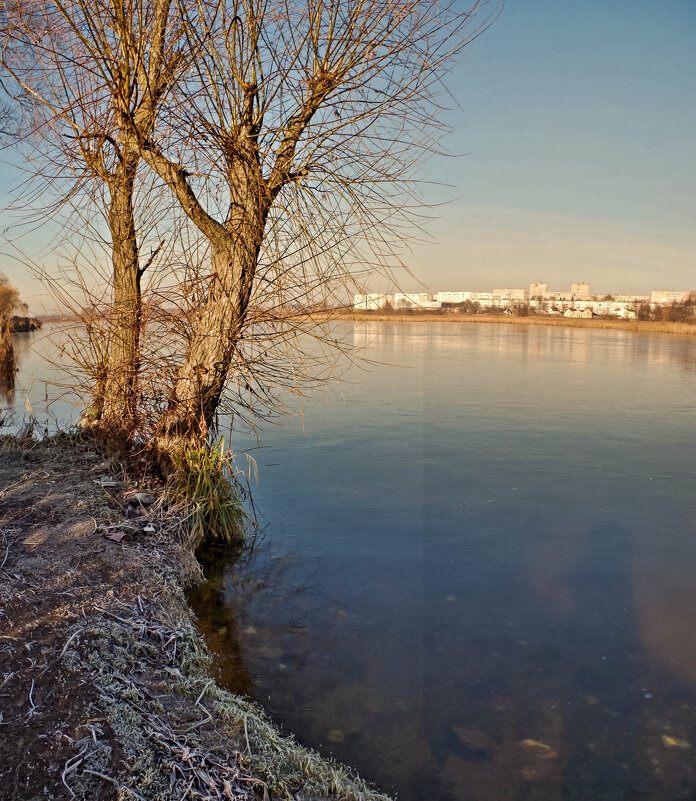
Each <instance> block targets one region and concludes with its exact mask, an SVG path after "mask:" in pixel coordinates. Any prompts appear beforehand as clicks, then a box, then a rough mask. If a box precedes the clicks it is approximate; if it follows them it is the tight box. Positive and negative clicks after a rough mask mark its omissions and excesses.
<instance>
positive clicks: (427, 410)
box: [192, 324, 696, 801]
mask: <svg viewBox="0 0 696 801" xmlns="http://www.w3.org/2000/svg"><path fill="white" fill-rule="evenodd" d="M354 338H355V342H356V343H357V344H365V345H368V347H369V356H370V357H371V358H374V359H376V360H378V361H380V362H383V363H387V364H388V365H391V366H386V365H384V366H379V367H375V368H373V369H371V371H369V372H365V371H362V370H359V369H355V370H353V371H352V372H351V373H350V375H349V382H348V383H344V384H343V385H342V386H341V387H340V390H341V394H342V396H343V397H342V398H340V397H337V396H335V397H333V399H332V400H331V401H330V402H327V401H326V399H324V400H323V401H321V402H319V401H317V402H309V403H304V404H303V415H302V418H295V419H294V420H291V421H286V422H284V423H283V424H282V426H280V427H278V428H271V429H269V430H267V431H265V432H264V434H263V440H264V444H265V446H266V447H265V448H264V449H263V450H260V451H257V452H255V454H254V455H255V458H256V459H257V461H258V464H259V470H260V483H259V485H258V487H257V489H256V492H255V495H256V502H257V503H258V505H259V506H260V509H261V511H262V513H263V515H264V517H265V519H266V520H267V521H268V523H269V525H268V529H267V532H266V536H265V539H263V541H262V542H261V543H260V544H259V545H258V547H257V548H256V549H255V551H254V552H253V554H252V555H250V556H249V555H246V556H244V557H243V558H241V559H239V560H237V561H235V558H234V556H233V555H231V554H228V555H227V556H226V557H224V558H223V557H221V555H220V554H219V553H215V552H209V553H208V554H207V562H208V575H209V577H210V581H209V584H208V585H206V586H204V587H203V588H201V590H200V591H199V592H198V593H197V594H196V596H195V597H194V598H193V599H192V600H193V603H194V607H195V609H196V612H197V613H198V615H199V617H200V618H201V620H202V623H203V626H204V628H205V630H206V634H207V636H208V639H209V642H210V644H211V646H212V647H213V648H214V650H215V651H216V653H217V654H218V662H219V668H220V671H221V674H222V676H223V678H224V680H225V681H226V683H227V684H228V685H229V686H230V687H233V688H235V689H237V690H239V691H242V692H246V693H249V694H250V695H252V696H253V697H254V698H257V699H258V700H260V701H261V702H262V703H263V704H264V705H265V706H266V708H267V709H268V710H269V711H270V712H271V714H272V715H273V716H274V717H275V719H276V720H277V721H279V722H280V723H281V724H282V725H283V726H285V727H286V728H288V729H290V730H292V731H294V732H295V733H296V734H297V735H298V737H299V738H300V740H302V741H303V742H305V743H307V744H309V745H312V746H314V747H316V748H319V749H320V750H321V751H322V752H324V753H333V754H335V755H336V756H337V757H338V758H340V759H342V760H345V761H347V762H349V763H351V764H353V765H355V766H356V767H357V768H358V769H359V770H360V772H361V774H362V775H363V776H364V777H366V778H368V779H369V780H371V781H374V782H376V783H377V785H378V786H379V787H380V788H381V789H384V790H386V791H389V792H396V793H398V795H399V798H401V799H404V800H405V801H426V799H428V800H429V801H432V799H442V801H445V800H446V799H452V800H454V799H456V800H457V801H459V800H460V799H461V801H464V799H467V801H478V800H479V799H480V800H481V801H493V800H494V799H505V801H511V800H512V799H539V800H541V799H543V800H544V801H552V799H588V800H589V799H592V801H596V800H597V799H612V801H617V800H618V799H638V798H640V799H642V798H646V799H647V798H649V799H665V801H674V800H675V799H680V798H693V797H694V794H695V793H696V758H695V757H696V718H695V715H694V710H695V709H696V629H695V627H694V621H695V620H696V494H695V493H694V489H695V488H696V467H695V466H696V461H695V458H694V446H695V444H696V438H695V437H694V421H695V418H694V399H695V397H696V394H695V390H696V343H694V341H693V340H687V339H676V338H669V337H648V336H641V335H635V334H631V333H628V332H622V331H593V330H586V329H560V328H531V327H530V328H525V327H519V328H518V327H513V326H495V325H480V326H476V325H465V326H453V325H440V326H438V325H436V324H435V325H432V324H429V325H418V324H405V325H401V326H389V327H388V326H385V325H379V324H372V325H371V324H356V325H355V328H354ZM238 442H239V441H238ZM687 745H688V747H687Z"/></svg>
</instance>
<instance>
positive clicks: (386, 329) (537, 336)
mask: <svg viewBox="0 0 696 801" xmlns="http://www.w3.org/2000/svg"><path fill="white" fill-rule="evenodd" d="M675 342H681V343H683V345H684V346H683V347H675V346H674V345H675ZM693 342H694V338H693V337H690V336H687V335H671V336H664V335H662V336H661V335H654V334H653V335H650V334H647V333H641V332H633V331H622V330H602V329H596V330H593V329H587V328H563V327H562V326H528V325H511V324H505V325H496V324H492V323H490V324H478V325H477V324H475V323H471V324H467V323H427V324H425V323H423V324H420V325H419V324H417V323H406V324H404V323H386V324H385V323H376V322H375V323H370V322H356V323H355V324H354V329H353V344H354V345H355V346H356V347H359V348H365V347H367V348H379V349H380V351H395V352H396V351H406V352H408V351H409V350H413V349H418V348H427V349H428V350H429V351H438V352H442V351H448V350H454V351H458V352H460V353H461V352H466V351H470V352H474V353H476V354H477V355H480V354H482V353H489V354H491V355H493V354H494V355H496V356H498V357H510V358H519V357H520V356H522V357H525V358H532V359H535V360H551V361H554V360H559V361H563V362H565V363H567V364H568V365H573V364H576V365H577V364H583V363H587V362H589V361H590V360H593V361H596V360H599V361H601V362H605V363H606V362H616V363H621V364H626V363H630V364H640V365H642V366H648V367H653V368H654V367H656V366H666V367H681V368H683V369H684V370H689V371H696V348H694V347H693Z"/></svg>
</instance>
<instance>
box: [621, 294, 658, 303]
mask: <svg viewBox="0 0 696 801" xmlns="http://www.w3.org/2000/svg"><path fill="white" fill-rule="evenodd" d="M614 300H618V301H620V302H621V303H633V304H636V305H637V304H640V303H649V302H650V295H614Z"/></svg>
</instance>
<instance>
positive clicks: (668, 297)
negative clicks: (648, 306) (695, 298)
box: [650, 289, 690, 306]
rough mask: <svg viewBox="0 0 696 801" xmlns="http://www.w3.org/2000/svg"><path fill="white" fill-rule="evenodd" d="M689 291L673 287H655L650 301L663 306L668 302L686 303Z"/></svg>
mask: <svg viewBox="0 0 696 801" xmlns="http://www.w3.org/2000/svg"><path fill="white" fill-rule="evenodd" d="M689 294H690V293H689V292H679V291H676V290H671V289H653V291H652V294H651V295H650V302H651V303H656V304H657V305H659V306H661V305H664V304H666V303H684V302H686V301H687V300H688V299H689Z"/></svg>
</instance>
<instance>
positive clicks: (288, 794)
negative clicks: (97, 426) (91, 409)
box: [0, 436, 385, 801]
mask: <svg viewBox="0 0 696 801" xmlns="http://www.w3.org/2000/svg"><path fill="white" fill-rule="evenodd" d="M142 489H146V490H148V491H151V492H153V494H154V495H155V496H158V497H161V491H162V490H161V487H158V486H157V485H156V482H153V481H148V480H147V479H142V478H141V479H140V480H139V481H137V482H136V481H133V480H132V478H129V473H128V471H126V470H125V469H124V468H123V467H122V466H120V465H119V464H118V463H117V462H115V461H113V460H109V459H105V458H104V457H103V456H102V455H100V453H99V452H98V451H97V450H96V449H95V448H93V447H92V446H90V444H89V443H85V442H80V441H79V440H76V439H74V438H70V437H65V436H63V437H58V438H54V439H51V440H47V441H44V442H42V443H37V442H34V441H25V442H18V441H17V440H14V439H10V438H5V439H2V440H0V743H1V744H2V745H1V750H0V755H1V756H0V799H2V800H3V801H5V800H7V801H10V800H11V801H15V800H16V799H17V800H18V799H22V800H23V801H29V800H30V799H32V800H33V799H42V800H43V801H45V800H46V799H56V800H57V799H74V798H84V799H95V800H98V799H104V801H106V799H133V798H135V799H143V798H145V799H176V798H184V797H187V798H192V799H199V798H200V799H203V798H206V799H207V798H210V799H213V798H220V799H223V798H224V799H247V798H274V797H285V798H307V799H309V798H324V797H331V798H345V799H353V798H354V799H358V798H362V799H365V800H366V801H369V800H370V799H374V800H375V801H376V800H377V799H383V800H384V799H385V797H384V796H381V795H379V794H377V793H375V792H373V791H371V790H369V789H368V788H366V786H365V785H364V784H363V783H362V782H361V781H360V780H358V779H356V778H354V777H353V776H352V774H351V773H350V772H349V771H348V770H347V769H344V768H342V767H340V766H337V765H334V764H333V763H330V762H327V761H325V760H323V759H321V758H320V757H319V756H318V755H316V754H314V753H312V752H309V751H307V750H306V749H303V748H302V747H301V746H298V745H297V744H296V743H295V742H294V741H293V740H292V738H287V737H284V736H282V735H281V734H280V733H279V732H278V731H277V730H275V729H274V727H273V726H272V724H271V723H270V722H269V721H268V719H267V718H266V717H265V716H264V714H263V712H262V711H261V710H260V709H258V708H257V707H255V706H254V705H253V704H251V703H250V702H248V701H245V700H244V699H241V698H239V697H237V696H233V695H231V694H230V693H228V692H226V691H225V690H223V689H221V688H219V687H218V686H217V685H216V684H215V682H214V681H213V679H212V678H211V675H212V674H211V659H210V656H209V654H208V653H207V651H206V649H205V646H204V645H203V642H202V639H201V638H200V636H199V634H198V632H197V630H196V628H195V621H194V620H193V618H192V615H191V612H190V610H189V609H188V607H187V606H186V603H185V600H184V589H185V587H186V586H187V585H190V584H191V583H192V582H196V581H199V580H200V578H201V575H200V568H199V566H198V564H197V562H196V561H195V559H194V558H193V556H192V555H191V554H190V553H189V552H188V551H187V550H186V549H184V548H183V547H181V546H180V545H179V544H178V542H177V540H176V538H175V537H174V536H173V535H172V533H171V531H170V530H168V522H167V516H166V507H165V506H164V505H163V504H162V503H161V502H160V501H158V502H156V503H154V504H153V505H152V506H148V508H147V509H146V508H145V507H142V506H140V507H139V508H138V509H137V510H136V511H135V513H134V512H133V509H132V507H131V509H130V511H128V504H127V498H128V497H129V495H132V493H133V492H135V491H137V490H142ZM146 525H153V526H154V528H155V529H156V531H155V532H154V533H153V532H150V533H147V532H145V531H143V528H144V527H145V526H146ZM122 535H125V537H124V538H123V539H122V541H120V542H119V541H116V540H119V539H121V536H122ZM110 537H112V538H113V539H110Z"/></svg>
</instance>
